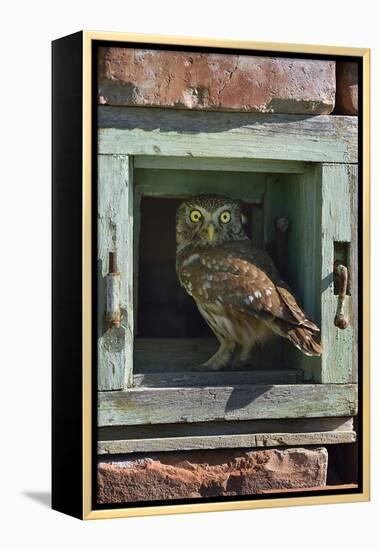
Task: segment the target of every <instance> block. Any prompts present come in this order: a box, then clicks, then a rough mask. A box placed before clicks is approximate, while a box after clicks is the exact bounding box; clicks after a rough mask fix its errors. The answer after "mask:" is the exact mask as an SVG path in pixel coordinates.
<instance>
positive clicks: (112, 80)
mask: <svg viewBox="0 0 379 550" xmlns="http://www.w3.org/2000/svg"><path fill="white" fill-rule="evenodd" d="M98 75H99V90H98V92H99V94H98V101H99V103H100V104H107V105H119V106H121V105H127V106H150V107H169V108H180V109H203V110H223V111H242V112H259V113H300V114H329V113H331V112H332V111H333V109H334V104H335V86H336V81H335V62H334V61H323V60H308V59H286V58H275V57H259V56H245V55H227V54H213V53H212V54H207V53H188V52H169V51H158V50H142V49H131V48H100V49H99V72H98Z"/></svg>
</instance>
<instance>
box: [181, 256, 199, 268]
mask: <svg viewBox="0 0 379 550" xmlns="http://www.w3.org/2000/svg"><path fill="white" fill-rule="evenodd" d="M199 258H200V256H199V254H191V256H188V258H186V259H185V260H184V261H183V264H182V266H183V267H187V266H188V265H191V264H193V262H196V260H198V259H199Z"/></svg>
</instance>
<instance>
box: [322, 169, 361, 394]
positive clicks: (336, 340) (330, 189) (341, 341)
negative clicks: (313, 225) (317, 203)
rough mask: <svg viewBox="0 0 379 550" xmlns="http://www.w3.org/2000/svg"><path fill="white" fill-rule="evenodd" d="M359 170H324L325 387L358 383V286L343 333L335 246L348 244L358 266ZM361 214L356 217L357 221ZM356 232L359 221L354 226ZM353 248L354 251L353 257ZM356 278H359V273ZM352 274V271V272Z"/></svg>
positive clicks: (349, 302)
mask: <svg viewBox="0 0 379 550" xmlns="http://www.w3.org/2000/svg"><path fill="white" fill-rule="evenodd" d="M356 177H357V170H356V167H355V166H349V165H324V166H322V231H321V246H322V251H321V254H322V273H321V278H322V297H321V307H322V326H321V330H322V343H323V346H324V353H323V355H322V356H321V378H320V382H323V383H341V384H345V383H350V382H352V381H354V380H355V379H356V375H355V374H353V373H354V372H355V371H356V362H357V352H356V348H357V344H356V339H357V332H356V329H357V325H356V320H355V317H356V315H357V314H358V311H357V310H356V309H355V307H353V305H355V306H357V286H356V283H355V284H353V285H352V287H351V288H352V289H353V292H354V293H355V297H354V299H352V297H351V296H346V299H345V301H346V304H345V311H346V312H348V317H349V326H348V328H346V329H345V330H341V329H339V328H337V327H336V326H335V325H334V317H335V314H336V310H337V301H338V296H337V295H336V294H334V285H333V270H334V243H335V242H338V243H347V246H348V247H350V258H351V259H352V260H353V265H354V264H356V254H357V250H356V246H357V242H356V237H355V239H354V242H352V226H353V223H352V221H353V220H352V209H351V205H352V203H353V202H354V200H356V199H354V198H353V197H352V193H356V183H355V180H356ZM356 215H357V213H356V212H355V213H354V219H355V220H356ZM354 232H356V221H355V223H354ZM352 247H354V249H355V250H354V251H353V254H352ZM354 271H355V270H354V269H353V278H354V276H355V277H356V272H355V273H354ZM350 273H351V269H350Z"/></svg>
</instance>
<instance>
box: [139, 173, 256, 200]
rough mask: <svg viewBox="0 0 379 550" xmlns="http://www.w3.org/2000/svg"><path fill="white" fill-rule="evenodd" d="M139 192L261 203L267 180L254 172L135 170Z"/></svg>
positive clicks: (149, 194) (164, 195)
mask: <svg viewBox="0 0 379 550" xmlns="http://www.w3.org/2000/svg"><path fill="white" fill-rule="evenodd" d="M134 184H135V189H136V192H137V193H138V194H139V195H141V196H148V197H175V198H176V197H183V198H186V197H191V196H194V195H199V194H210V195H212V194H217V195H225V196H227V197H230V198H234V199H238V200H242V201H246V202H248V203H259V202H260V201H261V200H262V196H263V193H264V190H265V176H264V175H263V174H260V173H256V174H255V173H251V172H237V173H236V172H222V171H216V170H211V171H205V172H204V171H200V170H184V171H183V170H156V169H138V170H135V175H134Z"/></svg>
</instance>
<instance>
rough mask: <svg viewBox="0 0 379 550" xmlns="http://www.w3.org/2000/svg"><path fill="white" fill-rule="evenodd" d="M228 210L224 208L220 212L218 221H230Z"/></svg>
mask: <svg viewBox="0 0 379 550" xmlns="http://www.w3.org/2000/svg"><path fill="white" fill-rule="evenodd" d="M230 218H231V215H230V212H229V210H224V212H221V214H220V222H221V223H229V222H230Z"/></svg>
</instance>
